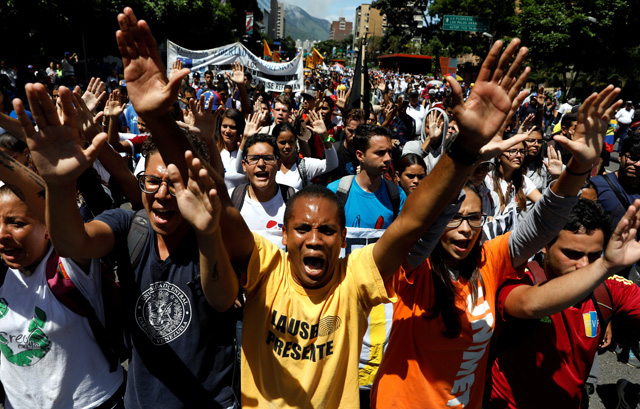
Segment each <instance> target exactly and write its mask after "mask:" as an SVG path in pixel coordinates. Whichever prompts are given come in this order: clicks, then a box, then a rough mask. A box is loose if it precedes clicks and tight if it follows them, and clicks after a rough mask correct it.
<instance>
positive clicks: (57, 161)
mask: <svg viewBox="0 0 640 409" xmlns="http://www.w3.org/2000/svg"><path fill="white" fill-rule="evenodd" d="M25 91H26V93H27V98H28V99H29V104H30V107H31V112H32V114H33V118H34V119H35V121H36V124H37V125H38V131H36V130H35V128H34V126H33V124H32V123H31V121H30V120H29V118H28V117H27V115H26V113H25V110H24V106H23V104H22V101H20V100H19V99H14V101H13V106H14V109H15V111H16V113H17V114H18V119H19V120H20V123H21V125H22V127H23V129H24V132H25V135H26V136H27V144H28V145H29V149H30V151H31V157H32V159H33V161H34V163H35V164H36V167H37V168H38V172H39V174H40V176H42V178H43V179H44V180H45V181H46V182H47V184H48V185H65V186H66V185H69V184H73V185H74V186H75V181H76V179H77V178H78V176H80V174H81V173H82V172H84V170H85V169H87V168H88V167H89V166H91V164H92V163H93V161H94V160H95V159H96V157H97V156H98V153H99V150H100V147H101V146H102V145H103V144H104V142H105V140H106V138H107V134H105V133H100V134H99V135H97V136H96V137H95V138H93V140H92V141H91V143H90V144H89V145H88V146H87V148H84V145H85V140H84V138H82V137H81V136H80V133H79V132H78V128H77V112H76V109H75V108H74V107H73V102H72V100H73V99H72V95H71V91H70V90H69V89H67V88H65V87H60V90H59V93H60V102H61V105H62V122H61V120H60V118H59V117H58V114H57V112H56V108H55V106H54V105H53V101H51V98H50V97H49V95H48V93H47V90H46V88H45V87H44V86H43V85H42V84H27V85H26V86H25Z"/></svg>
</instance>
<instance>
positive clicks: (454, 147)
mask: <svg viewBox="0 0 640 409" xmlns="http://www.w3.org/2000/svg"><path fill="white" fill-rule="evenodd" d="M456 139H457V135H456V136H453V137H451V138H449V139H447V141H446V142H445V145H444V151H445V152H446V154H447V155H448V156H449V157H450V158H451V159H453V160H454V161H455V162H458V163H460V164H462V165H465V166H473V165H475V164H476V163H477V162H478V160H479V159H480V156H481V155H480V152H477V153H469V152H467V151H465V150H464V149H462V148H461V147H460V144H459V143H456Z"/></svg>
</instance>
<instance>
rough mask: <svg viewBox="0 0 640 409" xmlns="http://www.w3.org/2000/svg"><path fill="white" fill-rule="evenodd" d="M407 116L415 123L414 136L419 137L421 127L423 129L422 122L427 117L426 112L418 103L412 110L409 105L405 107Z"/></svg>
mask: <svg viewBox="0 0 640 409" xmlns="http://www.w3.org/2000/svg"><path fill="white" fill-rule="evenodd" d="M407 115H409V116H410V117H411V118H413V119H414V120H415V121H416V135H420V134H421V132H422V127H424V120H425V118H426V117H427V110H426V109H425V107H423V106H422V105H421V104H420V103H418V105H416V107H415V108H414V107H413V106H411V104H409V106H408V107H407Z"/></svg>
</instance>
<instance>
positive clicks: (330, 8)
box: [285, 0, 363, 22]
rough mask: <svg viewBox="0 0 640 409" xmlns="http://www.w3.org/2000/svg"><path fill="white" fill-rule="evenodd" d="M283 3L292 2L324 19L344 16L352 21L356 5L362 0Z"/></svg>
mask: <svg viewBox="0 0 640 409" xmlns="http://www.w3.org/2000/svg"><path fill="white" fill-rule="evenodd" d="M285 3H287V4H293V5H296V6H298V7H301V8H303V9H304V10H305V11H306V12H307V13H309V14H311V15H312V16H313V17H317V18H323V19H325V20H328V21H329V22H331V21H337V20H338V18H339V17H344V18H345V19H346V20H347V21H351V22H353V17H354V15H355V12H356V7H358V6H359V5H360V4H362V3H363V1H362V0H320V1H309V0H286V1H285Z"/></svg>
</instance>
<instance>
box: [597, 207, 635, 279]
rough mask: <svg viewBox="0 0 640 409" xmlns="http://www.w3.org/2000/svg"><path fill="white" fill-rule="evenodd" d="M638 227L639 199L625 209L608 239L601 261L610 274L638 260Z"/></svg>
mask: <svg viewBox="0 0 640 409" xmlns="http://www.w3.org/2000/svg"><path fill="white" fill-rule="evenodd" d="M639 227H640V199H636V200H635V201H634V202H633V204H632V205H631V206H629V208H628V209H627V212H626V213H625V214H624V216H623V217H622V219H621V220H620V222H619V223H618V225H617V226H616V229H615V231H614V232H613V234H612V235H611V239H609V244H608V245H607V248H606V249H605V251H604V257H603V259H602V261H603V262H604V265H605V267H606V269H607V271H609V272H610V273H612V274H613V273H616V272H618V271H620V270H622V269H623V268H625V267H627V266H629V265H631V264H633V263H635V262H637V261H638V260H639V259H640V243H638V242H637V241H636V235H637V234H638V228H639Z"/></svg>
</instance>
